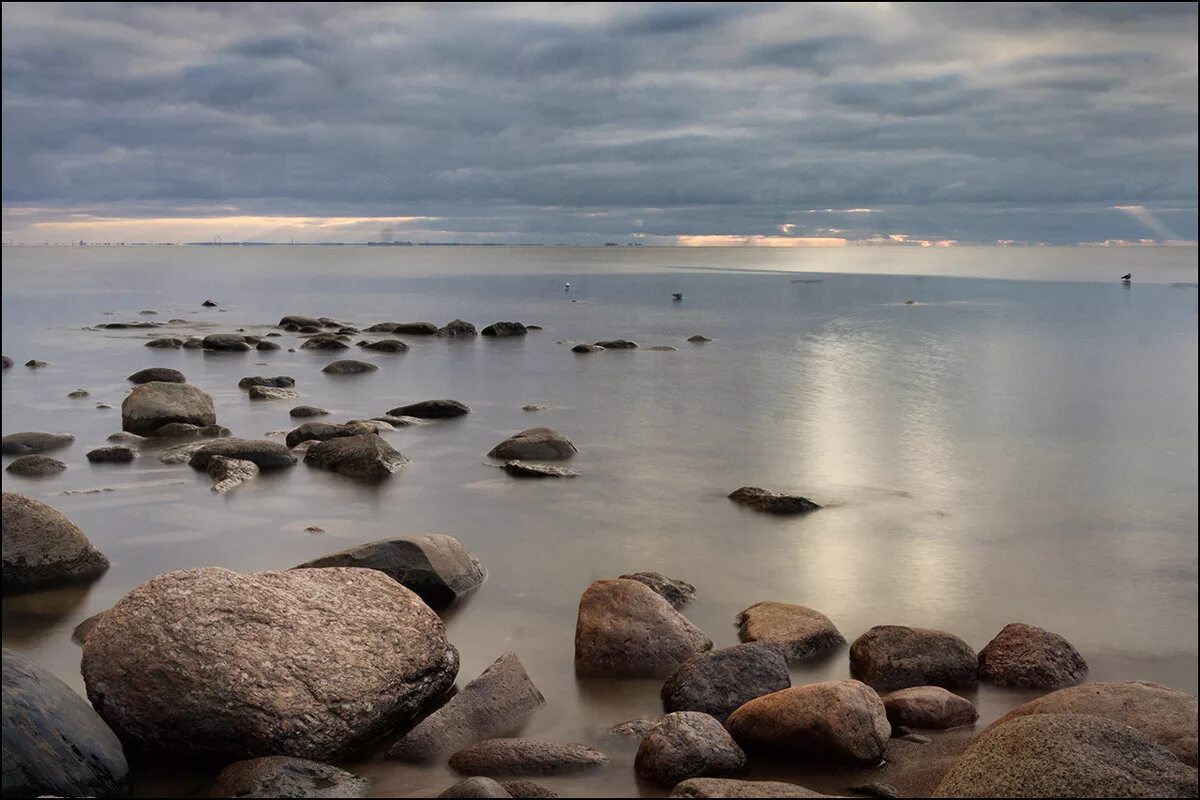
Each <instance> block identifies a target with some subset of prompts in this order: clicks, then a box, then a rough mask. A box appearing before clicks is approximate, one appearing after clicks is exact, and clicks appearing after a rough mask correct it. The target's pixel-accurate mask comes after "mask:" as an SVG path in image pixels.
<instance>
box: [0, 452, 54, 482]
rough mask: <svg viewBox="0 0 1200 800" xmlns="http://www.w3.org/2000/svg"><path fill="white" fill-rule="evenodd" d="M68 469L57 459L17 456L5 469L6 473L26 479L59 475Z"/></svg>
mask: <svg viewBox="0 0 1200 800" xmlns="http://www.w3.org/2000/svg"><path fill="white" fill-rule="evenodd" d="M66 468H67V465H66V464H64V463H63V462H61V461H59V460H58V459H57V458H51V457H50V456H43V455H32V456H17V457H16V458H14V459H13V460H12V463H11V464H9V465H8V466H7V467H5V468H4V471H5V472H11V473H12V474H13V475H20V476H22V477H25V478H43V477H46V476H48V475H57V474H58V473H60V472H62V471H63V470H64V469H66Z"/></svg>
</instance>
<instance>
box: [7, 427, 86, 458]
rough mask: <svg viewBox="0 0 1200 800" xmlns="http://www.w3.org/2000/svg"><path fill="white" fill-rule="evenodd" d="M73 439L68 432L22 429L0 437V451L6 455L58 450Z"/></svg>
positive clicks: (24, 454) (23, 454)
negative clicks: (20, 431) (22, 430)
mask: <svg viewBox="0 0 1200 800" xmlns="http://www.w3.org/2000/svg"><path fill="white" fill-rule="evenodd" d="M73 441H75V437H74V436H72V435H71V434H69V433H42V432H40V431H24V432H22V433H10V434H8V435H7V436H5V437H4V438H3V439H0V452H3V453H4V455H6V456H26V455H32V454H36V453H45V452H47V451H50V450H58V449H59V448H61V447H66V446H67V445H69V444H71V442H73Z"/></svg>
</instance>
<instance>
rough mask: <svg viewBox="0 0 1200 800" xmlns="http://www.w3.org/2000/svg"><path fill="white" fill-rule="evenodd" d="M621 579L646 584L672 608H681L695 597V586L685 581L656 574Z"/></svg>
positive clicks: (638, 574)
mask: <svg viewBox="0 0 1200 800" xmlns="http://www.w3.org/2000/svg"><path fill="white" fill-rule="evenodd" d="M621 579H622V580H629V581H637V582H638V583H644V584H646V585H647V586H649V587H650V588H651V589H653V590H654V591H655V592H656V593H658V594H661V595H662V596H663V599H664V600H666V601H667V602H668V603H670V604H671V607H672V608H683V607H684V606H685V605H687V604H688V603H690V602H691V601H692V599H693V598H694V597H695V596H696V587H695V586H692V585H691V584H690V583H688V582H687V581H680V580H676V579H674V578H668V577H667V576H666V575H663V574H661V573H658V572H634V573H632V574H630V575H622V576H621Z"/></svg>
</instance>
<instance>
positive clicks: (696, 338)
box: [687, 333, 712, 344]
mask: <svg viewBox="0 0 1200 800" xmlns="http://www.w3.org/2000/svg"><path fill="white" fill-rule="evenodd" d="M687 340H688V341H689V342H691V343H692V344H702V343H704V342H711V341H712V339H710V338H708V337H707V336H704V335H702V334H699V333H696V334H693V335H691V336H689V337H688V338H687Z"/></svg>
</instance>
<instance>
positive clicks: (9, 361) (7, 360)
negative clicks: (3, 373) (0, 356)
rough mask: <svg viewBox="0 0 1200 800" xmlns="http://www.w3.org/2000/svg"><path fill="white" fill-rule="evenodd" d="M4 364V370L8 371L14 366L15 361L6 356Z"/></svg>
mask: <svg viewBox="0 0 1200 800" xmlns="http://www.w3.org/2000/svg"><path fill="white" fill-rule="evenodd" d="M3 364H4V366H3V368H4V369H8V368H9V367H11V366H12V365H13V360H12V359H11V358H9V357H8V356H4V362H3Z"/></svg>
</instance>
